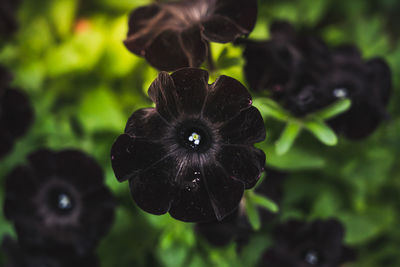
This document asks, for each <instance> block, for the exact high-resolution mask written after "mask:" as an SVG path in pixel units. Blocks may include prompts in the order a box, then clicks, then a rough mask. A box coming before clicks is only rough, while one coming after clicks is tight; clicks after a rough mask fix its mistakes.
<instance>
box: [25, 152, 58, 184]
mask: <svg viewBox="0 0 400 267" xmlns="http://www.w3.org/2000/svg"><path fill="white" fill-rule="evenodd" d="M28 159H29V162H30V163H31V165H32V168H34V170H35V174H36V177H38V178H39V179H47V178H49V177H52V176H55V175H56V173H57V170H56V163H55V157H54V152H53V151H51V150H49V149H40V150H37V151H35V152H33V153H32V154H30V155H29V156H28Z"/></svg>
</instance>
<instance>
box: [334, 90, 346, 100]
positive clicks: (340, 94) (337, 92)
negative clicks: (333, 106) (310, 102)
mask: <svg viewBox="0 0 400 267" xmlns="http://www.w3.org/2000/svg"><path fill="white" fill-rule="evenodd" d="M347 94H348V92H347V89H346V88H335V89H334V90H333V95H334V96H335V97H336V98H344V97H347Z"/></svg>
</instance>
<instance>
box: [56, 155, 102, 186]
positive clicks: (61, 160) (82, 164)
mask: <svg viewBox="0 0 400 267" xmlns="http://www.w3.org/2000/svg"><path fill="white" fill-rule="evenodd" d="M54 156H55V165H54V166H55V167H56V168H57V171H56V173H57V175H59V176H61V177H63V178H65V179H68V180H69V182H71V183H73V184H75V186H76V188H79V189H82V190H83V191H85V190H93V189H94V188H96V187H101V186H102V183H103V180H104V176H103V170H102V169H101V167H100V166H99V164H98V163H97V162H96V161H95V160H94V159H93V158H92V157H89V156H88V155H86V154H84V153H83V152H81V151H79V150H63V151H60V152H58V153H56V154H55V155H54ZM71 166H74V168H71Z"/></svg>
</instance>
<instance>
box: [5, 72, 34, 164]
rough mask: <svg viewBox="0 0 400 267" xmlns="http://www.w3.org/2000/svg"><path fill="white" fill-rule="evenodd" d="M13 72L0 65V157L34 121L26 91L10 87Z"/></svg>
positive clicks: (9, 149)
mask: <svg viewBox="0 0 400 267" xmlns="http://www.w3.org/2000/svg"><path fill="white" fill-rule="evenodd" d="M11 78H12V77H11V74H10V73H9V72H8V71H7V70H6V69H5V68H3V67H1V66H0V159H1V158H2V157H4V156H5V155H6V154H7V153H9V152H10V151H11V149H12V148H13V146H14V142H15V140H16V139H17V138H19V137H21V136H23V135H24V134H25V133H26V132H27V131H28V129H29V128H30V127H31V125H32V122H33V117H34V115H33V114H34V113H33V108H32V106H31V103H30V101H29V99H28V97H27V96H26V95H25V93H24V92H22V91H20V90H17V89H13V88H10V87H9V83H10V82H11Z"/></svg>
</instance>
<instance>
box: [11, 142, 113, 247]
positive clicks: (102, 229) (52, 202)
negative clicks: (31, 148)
mask: <svg viewBox="0 0 400 267" xmlns="http://www.w3.org/2000/svg"><path fill="white" fill-rule="evenodd" d="M114 206H115V203H114V199H113V197H112V195H111V193H110V191H109V190H108V189H107V188H106V187H105V186H104V184H103V172H102V170H101V168H100V166H99V165H98V164H97V163H96V162H95V161H94V160H93V159H92V158H91V157H89V156H87V155H85V154H84V153H82V152H80V151H77V150H64V151H60V152H53V151H50V150H39V151H37V152H35V153H33V154H31V155H30V156H29V157H28V164H26V165H21V166H18V167H16V168H15V169H14V170H13V171H12V172H11V173H10V174H9V175H8V177H7V180H6V196H5V204H4V214H5V216H6V218H7V219H9V220H10V221H12V222H13V223H14V226H15V229H16V231H17V234H18V240H19V241H20V242H21V243H22V244H24V245H25V246H30V247H34V248H43V249H46V250H50V251H52V250H55V251H58V250H64V251H72V252H73V253H76V254H78V255H83V254H85V253H87V252H88V251H91V250H92V248H93V247H95V246H96V244H97V243H98V241H99V240H100V238H101V237H102V236H103V235H105V234H106V233H107V232H108V230H109V228H110V226H111V224H112V221H113V217H114ZM72 252H71V253H72Z"/></svg>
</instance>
